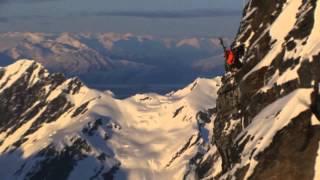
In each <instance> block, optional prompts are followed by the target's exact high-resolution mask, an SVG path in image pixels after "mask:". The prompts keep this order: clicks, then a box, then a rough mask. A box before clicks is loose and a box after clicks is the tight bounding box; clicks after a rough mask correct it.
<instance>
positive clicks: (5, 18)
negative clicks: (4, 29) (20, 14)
mask: <svg viewBox="0 0 320 180" xmlns="http://www.w3.org/2000/svg"><path fill="white" fill-rule="evenodd" d="M7 22H9V19H8V18H7V17H0V23H7Z"/></svg>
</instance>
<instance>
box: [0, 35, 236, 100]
mask: <svg viewBox="0 0 320 180" xmlns="http://www.w3.org/2000/svg"><path fill="white" fill-rule="evenodd" d="M226 41H228V44H230V40H229V39H226ZM222 54H223V52H222V49H221V47H220V45H219V42H218V40H217V38H214V37H192V38H172V37H157V36H150V35H134V34H130V33H127V34H117V33H108V32H107V33H30V32H25V33H24V32H7V33H0V66H7V65H9V64H11V63H13V62H14V61H16V60H18V59H34V60H35V61H37V62H39V63H41V64H42V65H43V66H44V67H46V68H47V69H48V70H49V71H50V72H60V73H63V74H65V75H66V76H67V77H72V76H77V77H80V78H81V80H82V81H83V82H85V83H86V84H87V85H88V86H89V87H91V88H97V89H100V90H107V89H112V91H114V92H115V94H116V95H117V96H118V97H128V96H130V95H133V94H135V93H141V92H150V91H156V92H158V93H161V94H165V93H167V92H169V91H170V90H172V89H177V88H176V87H175V86H172V84H175V85H177V84H181V85H179V87H178V88H182V87H184V86H186V85H187V84H188V83H189V82H191V81H193V80H194V79H196V78H197V77H213V76H217V75H221V74H223V55H222ZM124 84H126V85H127V86H128V87H126V86H123V85H124ZM154 84H156V85H159V88H157V87H154ZM119 87H123V88H119ZM147 87H150V88H147Z"/></svg>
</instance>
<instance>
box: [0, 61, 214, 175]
mask: <svg viewBox="0 0 320 180" xmlns="http://www.w3.org/2000/svg"><path fill="white" fill-rule="evenodd" d="M1 72H2V73H1V75H0V96H1V98H4V99H3V101H4V105H3V106H0V111H1V112H4V110H5V109H6V108H10V109H9V112H8V113H5V114H4V116H3V117H0V155H1V156H0V166H1V167H6V168H1V169H0V175H1V177H2V178H1V179H4V180H11V179H36V178H37V177H42V178H46V179H92V178H98V179H110V178H111V177H113V178H115V179H183V177H189V178H191V179H193V178H195V177H193V176H194V175H193V174H192V171H193V170H192V168H191V166H190V160H191V159H192V158H193V157H195V156H196V155H197V154H199V153H200V154H201V153H202V154H203V152H204V151H209V150H210V149H212V146H211V145H210V142H209V140H210V139H211V135H212V133H208V132H211V131H212V125H211V124H210V123H209V124H205V123H203V122H200V121H199V120H198V119H197V118H196V115H197V113H198V112H199V111H201V110H206V109H209V108H213V107H214V106H215V100H216V97H217V90H218V88H219V87H220V79H219V78H216V79H200V78H199V79H197V80H196V81H195V82H193V83H192V84H191V85H189V86H188V87H186V88H185V89H182V90H179V91H177V92H172V93H170V94H168V95H165V96H160V95H157V94H139V95H136V96H133V97H130V98H128V99H124V100H118V99H115V98H113V97H112V94H111V93H103V92H99V91H95V90H91V89H88V88H87V87H86V86H84V85H83V84H82V83H81V82H80V81H79V80H78V79H76V78H74V79H63V78H62V79H59V78H56V75H52V74H49V73H48V72H47V71H46V70H45V69H44V68H43V67H42V66H41V65H40V64H38V63H35V62H34V61H30V60H20V61H17V62H16V63H15V64H13V65H10V66H8V67H5V68H4V69H2V70H1ZM58 79H59V80H58ZM58 81H59V82H58ZM22 87H23V89H22ZM24 92H28V96H33V95H34V96H33V97H31V100H30V101H28V99H29V98H26V95H23V96H22V94H23V93H24ZM11 102H12V103H11ZM6 103H7V104H6ZM5 117H7V118H6V119H4V118H5ZM12 123H13V124H12ZM60 163H61V164H60ZM59 167H61V168H62V167H63V170H62V169H60V170H59ZM62 172H63V173H62ZM52 173H56V174H55V175H54V176H53V175H52V176H50V174H52Z"/></svg>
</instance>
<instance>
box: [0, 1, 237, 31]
mask: <svg viewBox="0 0 320 180" xmlns="http://www.w3.org/2000/svg"><path fill="white" fill-rule="evenodd" d="M242 8H243V1H241V0H237V1H232V0H224V1H222V0H217V1H209V0H198V1H195V0H185V1H180V0H173V1H172V0H171V1H169V0H164V1H154V0H153V1H150V0H149V1H147V0H137V1H135V2H134V3H132V2H131V1H129V0H119V1H116V2H115V1H111V0H106V1H102V0H94V2H93V1H90V2H89V1H85V0H45V1H40V0H30V1H27V2H23V1H20V0H15V1H8V0H0V9H1V12H0V32H12V31H18V32H22V31H24V32H25V31H32V32H117V33H128V32H130V33H135V34H150V35H158V36H175V37H176V36H179V37H188V36H189V37H190V36H229V37H230V36H234V34H235V33H236V32H237V30H238V24H239V21H240V17H241V11H242V10H241V9H242Z"/></svg>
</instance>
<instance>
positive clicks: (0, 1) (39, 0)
mask: <svg viewBox="0 0 320 180" xmlns="http://www.w3.org/2000/svg"><path fill="white" fill-rule="evenodd" d="M51 1H58V0H0V4H8V3H45V2H51Z"/></svg>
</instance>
